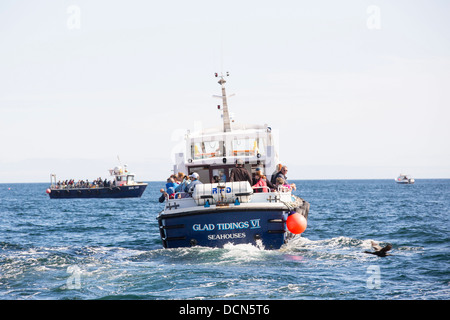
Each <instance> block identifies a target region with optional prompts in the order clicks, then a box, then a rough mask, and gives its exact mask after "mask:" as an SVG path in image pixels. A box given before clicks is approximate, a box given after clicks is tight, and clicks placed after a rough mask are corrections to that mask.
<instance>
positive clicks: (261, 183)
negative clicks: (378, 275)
mask: <svg viewBox="0 0 450 320" xmlns="http://www.w3.org/2000/svg"><path fill="white" fill-rule="evenodd" d="M255 178H256V180H257V181H258V182H256V183H255V184H254V185H253V186H252V188H253V189H254V192H255V193H258V192H268V190H267V183H266V176H264V175H263V174H261V173H260V172H259V171H257V172H256V175H255Z"/></svg>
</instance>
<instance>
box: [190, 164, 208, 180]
mask: <svg viewBox="0 0 450 320" xmlns="http://www.w3.org/2000/svg"><path fill="white" fill-rule="evenodd" d="M194 172H197V173H198V175H199V176H200V177H199V180H200V181H201V182H202V183H210V181H209V167H203V166H202V167H190V168H189V172H188V174H192V173H194Z"/></svg>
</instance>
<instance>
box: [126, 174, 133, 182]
mask: <svg viewBox="0 0 450 320" xmlns="http://www.w3.org/2000/svg"><path fill="white" fill-rule="evenodd" d="M133 182H134V176H132V175H129V176H127V184H130V183H133Z"/></svg>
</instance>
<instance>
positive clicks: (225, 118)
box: [216, 72, 231, 132]
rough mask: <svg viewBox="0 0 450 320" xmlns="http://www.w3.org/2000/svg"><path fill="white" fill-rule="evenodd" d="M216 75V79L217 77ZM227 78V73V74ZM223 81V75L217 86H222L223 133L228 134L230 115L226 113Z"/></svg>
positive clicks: (226, 106) (226, 105) (225, 95)
mask: <svg viewBox="0 0 450 320" xmlns="http://www.w3.org/2000/svg"><path fill="white" fill-rule="evenodd" d="M217 76H218V75H217V73H216V77H217ZM227 76H229V73H228V72H227ZM225 83H226V81H225V79H224V78H223V74H222V75H221V76H220V80H219V84H220V85H221V86H222V104H223V131H224V132H230V131H231V122H230V113H229V112H228V104H227V94H226V92H225Z"/></svg>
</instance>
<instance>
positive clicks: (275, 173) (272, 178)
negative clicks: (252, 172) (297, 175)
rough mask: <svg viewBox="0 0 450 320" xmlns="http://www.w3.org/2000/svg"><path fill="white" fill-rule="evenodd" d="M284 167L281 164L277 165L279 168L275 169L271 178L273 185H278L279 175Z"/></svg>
mask: <svg viewBox="0 0 450 320" xmlns="http://www.w3.org/2000/svg"><path fill="white" fill-rule="evenodd" d="M282 167H283V165H282V164H281V163H279V164H277V167H276V168H275V171H274V172H273V173H272V177H271V178H270V183H272V185H275V184H276V183H277V174H278V173H280V172H281V168H282Z"/></svg>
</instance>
